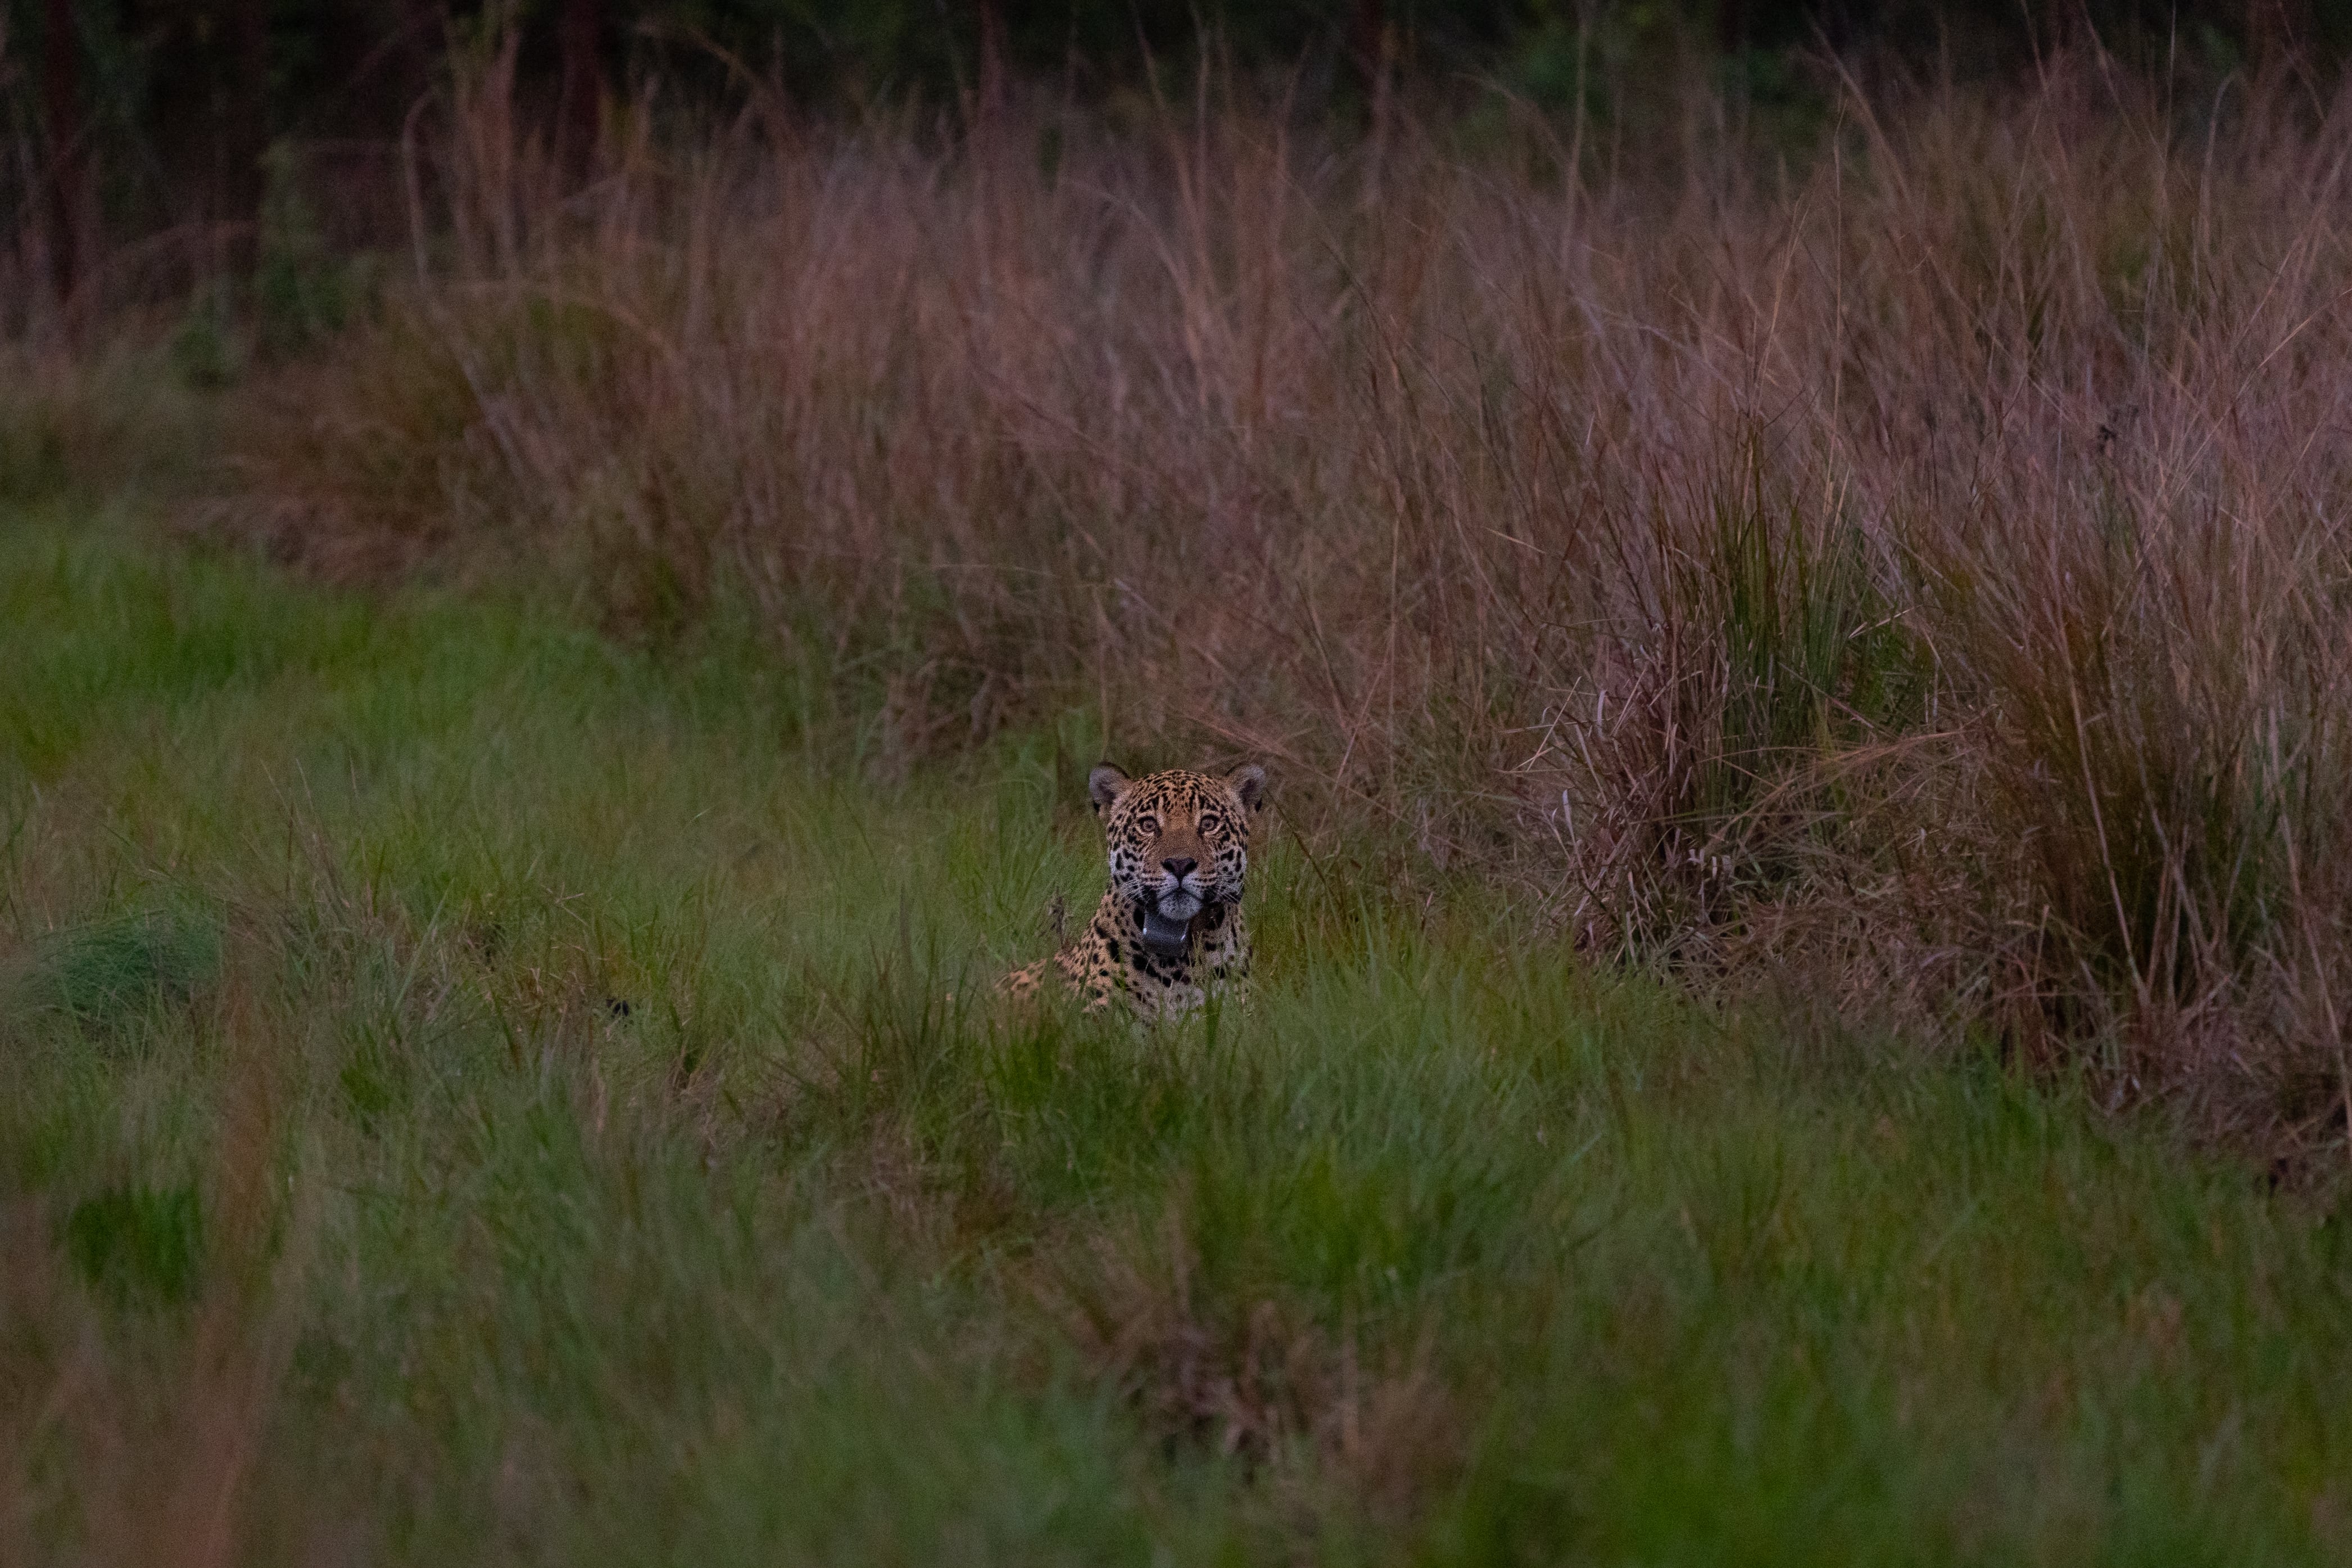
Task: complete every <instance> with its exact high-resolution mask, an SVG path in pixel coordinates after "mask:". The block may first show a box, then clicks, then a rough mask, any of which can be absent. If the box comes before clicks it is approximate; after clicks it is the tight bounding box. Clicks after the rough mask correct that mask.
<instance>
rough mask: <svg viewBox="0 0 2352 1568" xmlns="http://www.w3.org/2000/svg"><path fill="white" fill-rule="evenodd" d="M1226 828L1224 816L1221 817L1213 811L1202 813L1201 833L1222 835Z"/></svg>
mask: <svg viewBox="0 0 2352 1568" xmlns="http://www.w3.org/2000/svg"><path fill="white" fill-rule="evenodd" d="M1224 827H1225V819H1224V818H1223V817H1222V816H1218V815H1217V814H1216V813H1215V812H1213V811H1204V812H1202V814H1201V831H1202V832H1203V833H1222V832H1223V831H1224Z"/></svg>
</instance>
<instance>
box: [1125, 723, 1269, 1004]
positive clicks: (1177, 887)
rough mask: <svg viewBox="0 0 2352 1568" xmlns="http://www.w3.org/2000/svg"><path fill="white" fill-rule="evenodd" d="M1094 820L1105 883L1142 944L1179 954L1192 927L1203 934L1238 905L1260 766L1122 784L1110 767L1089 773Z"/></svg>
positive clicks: (1261, 784) (1260, 794) (1183, 772)
mask: <svg viewBox="0 0 2352 1568" xmlns="http://www.w3.org/2000/svg"><path fill="white" fill-rule="evenodd" d="M1087 794H1088V795H1091V796H1092V797H1093V798H1094V803H1095V814H1096V815H1097V816H1100V817H1101V818H1102V821H1103V837H1104V839H1105V847H1106V851H1107V853H1108V857H1109V860H1110V882H1111V886H1112V888H1113V889H1116V890H1117V891H1118V896H1119V898H1120V900H1122V901H1124V902H1125V903H1127V904H1128V905H1129V907H1130V908H1132V909H1133V910H1135V913H1136V922H1137V929H1138V930H1139V932H1140V933H1141V936H1142V940H1143V944H1144V946H1145V947H1147V948H1149V949H1150V950H1151V951H1152V952H1157V953H1159V954H1160V955H1161V956H1162V957H1174V956H1177V955H1179V954H1181V953H1183V952H1185V951H1186V950H1187V948H1188V945H1189V943H1190V941H1191V936H1192V928H1193V925H1194V923H1195V922H1196V921H1198V922H1202V923H1204V924H1206V925H1208V926H1209V927H1211V928H1213V927H1215V926H1216V925H1218V924H1221V923H1223V920H1224V918H1225V917H1226V915H1228V914H1229V913H1231V912H1232V911H1233V910H1236V909H1238V908H1239V907H1240V905H1241V901H1242V888H1243V882H1244V879H1245V878H1246V877H1247V875H1248V872H1249V836H1250V824H1251V821H1252V819H1253V818H1255V816H1256V815H1257V812H1258V810H1259V808H1260V807H1261V806H1263V805H1265V769H1264V768H1261V767H1258V766H1256V765H1255V764H1251V765H1248V766H1244V767H1239V768H1235V769H1234V771H1233V772H1232V773H1226V774H1223V775H1219V774H1216V773H1194V772H1192V770H1190V769H1184V768H1180V769H1174V770H1171V771H1170V772H1168V773H1147V774H1145V775H1144V776H1143V777H1141V778H1129V777H1128V775H1127V774H1126V773H1122V772H1120V771H1119V770H1118V768H1115V767H1113V766H1112V765H1111V764H1109V763H1104V764H1103V765H1102V766H1100V767H1098V768H1097V769H1095V771H1094V772H1093V773H1091V774H1089V775H1088V776H1087Z"/></svg>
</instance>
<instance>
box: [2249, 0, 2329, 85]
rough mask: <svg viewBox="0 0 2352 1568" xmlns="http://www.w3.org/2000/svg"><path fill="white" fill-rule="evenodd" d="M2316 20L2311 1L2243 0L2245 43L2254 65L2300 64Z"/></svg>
mask: <svg viewBox="0 0 2352 1568" xmlns="http://www.w3.org/2000/svg"><path fill="white" fill-rule="evenodd" d="M2316 21H2317V17H2316V16H2315V11H2314V8H2313V5H2312V3H2311V0H2246V46H2247V52H2248V53H2250V54H2251V55H2252V56H2253V59H2254V67H2255V68H2256V69H2258V70H2268V69H2273V68H2280V67H2284V68H2288V69H2293V68H2295V67H2297V66H2300V65H2301V64H2303V63H2304V58H2305V51H2306V50H2308V49H2309V48H2310V47H2311V44H2312V38H2313V35H2314V34H2315V32H2316V31H2317V28H2316V26H2315V23H2316Z"/></svg>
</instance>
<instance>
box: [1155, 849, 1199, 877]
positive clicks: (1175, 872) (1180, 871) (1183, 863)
mask: <svg viewBox="0 0 2352 1568" xmlns="http://www.w3.org/2000/svg"><path fill="white" fill-rule="evenodd" d="M1199 864H1200V862H1199V861H1198V860H1195V859H1193V858H1192V857H1191V856H1190V855H1178V856H1173V857H1171V858H1169V859H1166V860H1162V861H1161V862H1160V869H1161V870H1163V871H1165V872H1167V873H1168V874H1169V875H1170V876H1171V877H1173V878H1175V879H1177V880H1178V881H1180V882H1181V881H1182V880H1183V879H1185V877H1186V876H1188V875H1190V874H1191V872H1192V868H1194V867H1196V866H1198V865H1199Z"/></svg>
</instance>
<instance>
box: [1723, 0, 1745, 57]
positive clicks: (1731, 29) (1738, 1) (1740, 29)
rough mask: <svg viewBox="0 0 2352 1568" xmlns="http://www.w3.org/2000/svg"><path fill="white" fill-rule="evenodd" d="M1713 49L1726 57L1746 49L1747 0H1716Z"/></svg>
mask: <svg viewBox="0 0 2352 1568" xmlns="http://www.w3.org/2000/svg"><path fill="white" fill-rule="evenodd" d="M1715 47H1716V50H1717V53H1719V54H1726V55H1736V54H1739V53H1741V52H1742V51H1743V50H1745V49H1746V48H1747V47H1748V0H1716V6H1715Z"/></svg>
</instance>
